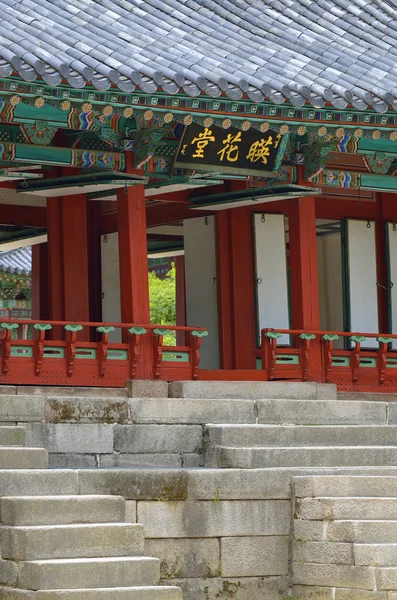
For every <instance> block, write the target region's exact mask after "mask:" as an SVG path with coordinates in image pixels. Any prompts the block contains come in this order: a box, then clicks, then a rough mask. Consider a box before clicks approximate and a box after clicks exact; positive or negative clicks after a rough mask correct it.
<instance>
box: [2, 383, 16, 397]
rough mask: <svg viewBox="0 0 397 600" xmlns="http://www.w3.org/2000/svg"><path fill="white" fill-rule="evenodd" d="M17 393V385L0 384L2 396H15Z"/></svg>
mask: <svg viewBox="0 0 397 600" xmlns="http://www.w3.org/2000/svg"><path fill="white" fill-rule="evenodd" d="M16 393H17V388H16V386H15V385H0V395H1V396H13V395H15V394H16Z"/></svg>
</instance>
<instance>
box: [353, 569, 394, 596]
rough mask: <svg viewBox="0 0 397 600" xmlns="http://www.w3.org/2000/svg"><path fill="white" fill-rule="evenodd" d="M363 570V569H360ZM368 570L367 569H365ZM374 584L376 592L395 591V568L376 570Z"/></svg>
mask: <svg viewBox="0 0 397 600" xmlns="http://www.w3.org/2000/svg"><path fill="white" fill-rule="evenodd" d="M361 568H364V567H361ZM367 568H369V567H367ZM376 583H377V589H378V590H381V591H382V590H390V591H396V590H397V567H383V568H378V569H376Z"/></svg>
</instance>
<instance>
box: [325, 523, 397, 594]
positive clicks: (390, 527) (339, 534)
mask: <svg viewBox="0 0 397 600" xmlns="http://www.w3.org/2000/svg"><path fill="white" fill-rule="evenodd" d="M327 539H328V540H330V541H332V540H334V541H337V542H354V543H356V544H376V543H378V544H393V543H395V541H396V539H397V521H331V523H330V524H329V525H328V530H327ZM396 589H397V588H396Z"/></svg>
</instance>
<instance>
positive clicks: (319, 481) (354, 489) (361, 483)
mask: <svg viewBox="0 0 397 600" xmlns="http://www.w3.org/2000/svg"><path fill="white" fill-rule="evenodd" d="M378 475H379V476H378ZM293 484H294V493H295V496H296V497H297V498H312V497H327V498H331V497H332V498H335V497H336V498H339V497H343V498H348V497H350V498H351V497H353V498H355V499H356V498H358V497H364V498H365V497H367V496H368V494H370V495H371V496H372V497H377V498H397V471H396V472H393V473H392V474H390V473H388V471H387V467H386V469H385V470H382V476H380V473H379V474H378V473H371V474H370V475H368V476H367V475H365V474H362V473H359V474H356V473H352V474H351V475H346V474H343V475H342V474H341V475H338V474H335V475H329V474H325V475H302V476H295V477H294V479H293Z"/></svg>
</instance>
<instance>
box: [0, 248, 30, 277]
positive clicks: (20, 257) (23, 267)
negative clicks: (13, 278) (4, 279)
mask: <svg viewBox="0 0 397 600" xmlns="http://www.w3.org/2000/svg"><path fill="white" fill-rule="evenodd" d="M0 271H3V273H4V272H5V273H18V274H20V275H30V274H31V272H32V248H31V247H27V248H17V249H16V250H8V251H6V252H0Z"/></svg>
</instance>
